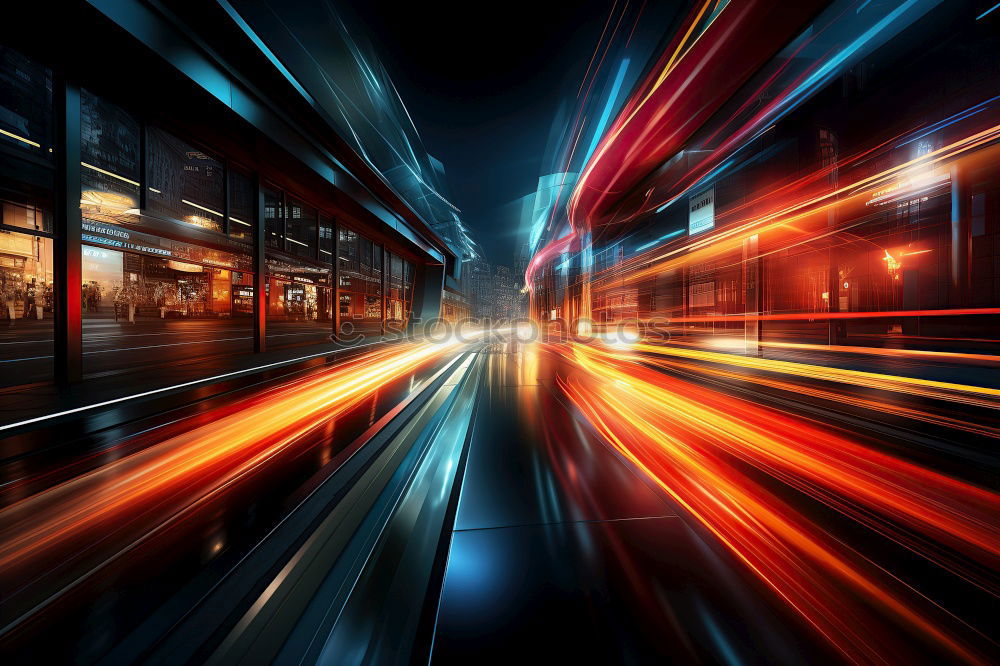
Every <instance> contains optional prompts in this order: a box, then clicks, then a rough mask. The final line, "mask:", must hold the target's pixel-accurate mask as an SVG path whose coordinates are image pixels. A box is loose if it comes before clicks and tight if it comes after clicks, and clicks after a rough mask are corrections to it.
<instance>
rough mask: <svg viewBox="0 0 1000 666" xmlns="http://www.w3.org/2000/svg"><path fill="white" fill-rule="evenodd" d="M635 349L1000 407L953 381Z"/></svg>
mask: <svg viewBox="0 0 1000 666" xmlns="http://www.w3.org/2000/svg"><path fill="white" fill-rule="evenodd" d="M631 348H632V349H634V350H635V351H641V352H648V353H651V354H659V355H666V356H677V357H680V358H687V359H692V360H697V361H708V362H710V363H723V364H726V365H732V366H737V367H742V368H750V369H753V370H765V371H767V372H778V373H781V374H786V375H796V376H799V377H807V378H809V379H821V380H824V381H832V382H838V383H842V384H852V385H854V386H863V387H866V388H873V389H879V390H887V391H896V392H899V393H909V394H912V395H920V396H924V397H929V398H937V399H940V400H949V401H952V402H962V403H966V404H974V405H979V406H983V407H992V408H996V407H1000V402H997V400H996V399H997V398H1000V389H996V388H991V387H988V386H973V385H970V384H956V383H953V382H941V381H935V380H932V379H921V378H918V377H906V376H902V375H887V374H883V373H879V372H866V371H863V370H850V369H847V368H837V367H831V366H825V365H812V364H809V363H797V362H794V361H781V360H777V359H770V358H758V357H755V356H739V355H737V354H727V353H725V352H713V351H705V350H701V349H682V348H679V347H674V346H671V345H651V344H648V343H636V344H634V345H632V346H631Z"/></svg>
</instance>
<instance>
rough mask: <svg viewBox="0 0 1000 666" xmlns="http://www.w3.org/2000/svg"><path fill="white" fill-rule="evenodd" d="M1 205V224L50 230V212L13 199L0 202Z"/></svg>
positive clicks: (43, 230) (49, 231) (33, 229)
mask: <svg viewBox="0 0 1000 666" xmlns="http://www.w3.org/2000/svg"><path fill="white" fill-rule="evenodd" d="M0 204H2V206H3V220H2V221H3V224H4V225H5V226H8V227H19V228H21V229H30V230H31V231H42V232H47V233H51V232H52V214H51V213H50V212H49V211H46V210H42V209H41V208H38V207H37V206H32V205H30V204H20V203H15V202H13V201H2V202H0Z"/></svg>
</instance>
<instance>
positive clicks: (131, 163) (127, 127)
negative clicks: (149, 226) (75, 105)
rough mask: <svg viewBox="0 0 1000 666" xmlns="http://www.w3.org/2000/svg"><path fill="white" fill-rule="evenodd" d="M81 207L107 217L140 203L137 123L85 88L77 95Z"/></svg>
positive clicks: (85, 212)
mask: <svg viewBox="0 0 1000 666" xmlns="http://www.w3.org/2000/svg"><path fill="white" fill-rule="evenodd" d="M80 161H81V163H82V168H81V186H82V190H83V191H82V195H81V209H82V210H83V215H84V217H89V218H91V219H98V220H109V218H111V219H113V218H116V217H117V216H120V215H122V214H123V213H126V212H127V211H129V210H135V209H136V208H138V206H139V122H138V121H137V120H136V119H135V118H133V117H132V116H130V115H129V114H128V113H126V112H125V111H123V110H122V109H120V108H118V107H117V106H115V105H114V104H111V103H110V102H107V101H105V100H103V99H101V98H100V97H97V96H96V95H92V94H90V93H89V92H87V91H86V90H84V91H82V92H81V95H80Z"/></svg>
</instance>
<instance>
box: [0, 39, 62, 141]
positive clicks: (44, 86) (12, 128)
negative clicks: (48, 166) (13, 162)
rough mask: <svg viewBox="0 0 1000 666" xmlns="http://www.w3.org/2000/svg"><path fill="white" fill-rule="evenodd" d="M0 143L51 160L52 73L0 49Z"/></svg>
mask: <svg viewBox="0 0 1000 666" xmlns="http://www.w3.org/2000/svg"><path fill="white" fill-rule="evenodd" d="M0 144H3V145H5V146H9V147H12V148H15V149H16V150H23V151H25V152H26V153H29V154H31V155H36V156H38V157H43V158H46V159H51V158H52V153H51V152H50V151H51V150H52V73H51V72H50V71H49V70H48V69H47V68H46V67H43V66H42V65H40V64H39V63H37V62H34V61H33V60H29V59H28V58H26V57H24V56H23V55H21V54H20V53H18V52H17V51H15V50H13V49H10V48H7V47H6V46H0Z"/></svg>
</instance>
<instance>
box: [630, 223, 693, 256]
mask: <svg viewBox="0 0 1000 666" xmlns="http://www.w3.org/2000/svg"><path fill="white" fill-rule="evenodd" d="M682 233H684V229H678V230H677V231H671V232H670V233H669V234H667V235H665V236H660V237H659V238H657V239H656V240H655V241H650V242H649V243H646V244H645V245H640V246H639V247H637V248H635V251H636V252H642V251H643V250H645V249H646V248H647V247H653V246H654V245H656V244H657V243H662V242H663V241H665V240H667V239H668V238H673V237H674V236H680V235H681V234H682Z"/></svg>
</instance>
